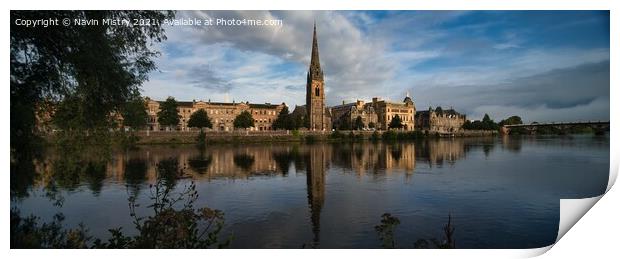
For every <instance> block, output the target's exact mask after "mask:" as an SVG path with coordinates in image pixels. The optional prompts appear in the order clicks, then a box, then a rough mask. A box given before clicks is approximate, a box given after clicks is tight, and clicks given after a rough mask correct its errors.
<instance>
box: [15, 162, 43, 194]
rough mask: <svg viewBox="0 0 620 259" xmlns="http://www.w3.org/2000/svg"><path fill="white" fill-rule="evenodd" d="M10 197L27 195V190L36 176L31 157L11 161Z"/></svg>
mask: <svg viewBox="0 0 620 259" xmlns="http://www.w3.org/2000/svg"><path fill="white" fill-rule="evenodd" d="M10 176H11V180H10V181H11V198H25V197H28V190H30V187H32V185H33V184H34V182H35V178H36V177H37V176H38V174H37V173H36V169H35V166H34V163H33V161H32V158H30V159H21V160H18V161H15V162H12V163H11V175H10Z"/></svg>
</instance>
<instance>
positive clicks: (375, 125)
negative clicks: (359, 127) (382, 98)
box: [368, 121, 377, 129]
mask: <svg viewBox="0 0 620 259" xmlns="http://www.w3.org/2000/svg"><path fill="white" fill-rule="evenodd" d="M368 128H370V129H375V128H377V124H375V123H374V122H372V121H371V122H369V123H368Z"/></svg>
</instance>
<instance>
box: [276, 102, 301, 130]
mask: <svg viewBox="0 0 620 259" xmlns="http://www.w3.org/2000/svg"><path fill="white" fill-rule="evenodd" d="M272 128H273V129H287V130H292V129H294V128H295V122H294V121H293V118H292V116H291V114H289V112H288V107H286V106H284V108H282V110H281V111H280V113H279V114H278V118H276V120H275V121H273V124H272Z"/></svg>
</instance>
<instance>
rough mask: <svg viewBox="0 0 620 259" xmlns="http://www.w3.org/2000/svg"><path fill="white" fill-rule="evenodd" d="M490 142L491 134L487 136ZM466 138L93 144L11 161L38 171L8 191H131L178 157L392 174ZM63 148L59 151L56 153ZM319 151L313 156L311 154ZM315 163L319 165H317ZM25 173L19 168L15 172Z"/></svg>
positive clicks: (229, 169)
mask: <svg viewBox="0 0 620 259" xmlns="http://www.w3.org/2000/svg"><path fill="white" fill-rule="evenodd" d="M490 141H491V142H489V143H493V142H492V141H493V140H492V139H491V140H490ZM468 142H471V141H468V140H467V139H453V140H427V141H420V142H415V143H414V142H407V143H394V144H385V143H338V144H316V145H299V144H294V145H248V146H244V147H236V146H226V145H222V146H210V147H207V148H197V147H194V146H176V147H170V146H148V147H142V148H140V149H137V150H127V151H118V152H114V153H113V155H112V156H109V155H105V154H104V153H102V152H101V151H96V149H94V148H93V149H92V150H90V151H87V152H82V153H80V154H74V153H63V151H62V150H56V151H54V152H51V153H49V154H48V156H47V157H46V158H45V159H43V160H42V161H39V162H35V163H34V165H33V166H31V167H27V166H25V165H24V167H23V168H22V169H23V170H17V169H19V168H18V167H17V166H18V165H12V168H11V169H12V172H18V171H20V172H21V171H27V172H33V171H36V172H38V174H36V175H37V177H34V176H32V177H22V178H27V179H25V180H22V178H20V177H12V178H11V180H12V185H11V186H12V187H11V189H12V192H13V193H14V194H15V195H17V193H21V195H22V196H24V195H26V194H27V190H28V188H29V186H32V185H34V186H43V187H50V186H55V187H59V188H61V189H65V190H75V189H77V188H79V187H81V186H86V187H87V188H88V189H89V190H91V191H92V192H93V194H97V193H99V192H100V191H101V189H102V188H103V185H104V182H105V180H111V181H112V182H125V183H126V184H127V186H129V187H131V188H132V189H133V191H136V192H137V191H139V189H140V188H141V185H143V184H145V183H153V182H154V180H155V165H156V164H157V163H159V162H161V161H163V162H164V163H163V164H164V165H170V164H172V163H177V164H178V165H179V166H180V167H181V168H184V169H185V173H186V174H187V176H191V177H193V178H195V179H215V178H232V179H235V178H241V179H243V178H245V179H247V178H250V177H252V176H266V175H274V176H275V175H282V176H286V175H287V174H288V173H289V171H290V170H291V168H295V170H302V171H303V170H305V171H308V172H311V171H323V172H324V171H326V169H327V167H328V166H329V164H330V163H333V164H334V165H337V166H338V167H339V168H342V170H343V171H344V172H345V173H354V174H357V175H358V176H363V175H367V174H369V175H377V174H383V173H386V174H388V175H389V174H391V173H393V172H396V171H398V172H402V173H404V174H405V175H409V176H410V175H411V174H413V171H414V170H415V168H416V163H417V162H418V163H424V164H428V165H429V166H431V167H432V166H441V165H443V164H444V163H448V164H454V163H455V162H456V161H457V160H459V159H462V158H464V157H465V153H466V152H468V151H469V150H471V149H472V146H471V145H469V144H468ZM519 143H520V141H514V140H504V141H503V144H504V146H506V148H507V149H509V150H512V151H515V152H518V151H519V145H520V144H519ZM477 146H480V147H482V148H483V150H484V153H485V154H486V155H488V154H490V153H491V151H492V147H493V145H487V144H485V143H484V142H482V144H481V142H479V141H478V142H476V144H475V145H474V146H473V148H474V149H475V148H476V147H477ZM60 154H62V155H60ZM319 155H320V156H321V157H320V158H317V157H316V156H319ZM320 165H323V167H322V168H321V167H320ZM23 175H26V176H27V175H28V174H20V176H23Z"/></svg>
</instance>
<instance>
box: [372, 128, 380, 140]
mask: <svg viewBox="0 0 620 259" xmlns="http://www.w3.org/2000/svg"><path fill="white" fill-rule="evenodd" d="M379 138H380V135H379V132H378V131H376V130H375V131H373V132H372V135H370V140H371V141H372V142H377V141H379Z"/></svg>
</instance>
